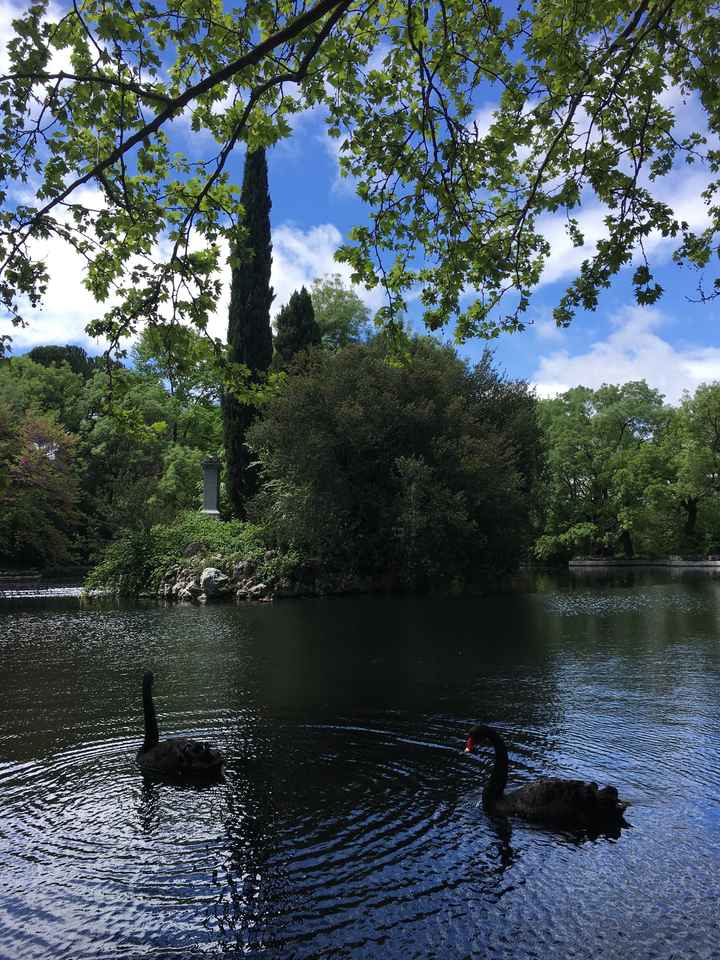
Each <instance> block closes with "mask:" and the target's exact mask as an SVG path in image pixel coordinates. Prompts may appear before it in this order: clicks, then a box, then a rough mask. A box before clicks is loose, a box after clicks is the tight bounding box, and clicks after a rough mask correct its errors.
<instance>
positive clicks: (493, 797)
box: [483, 727, 508, 811]
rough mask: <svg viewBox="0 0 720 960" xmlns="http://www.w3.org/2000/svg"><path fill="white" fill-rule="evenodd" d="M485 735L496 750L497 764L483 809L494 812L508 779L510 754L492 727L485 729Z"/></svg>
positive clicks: (494, 765)
mask: <svg viewBox="0 0 720 960" xmlns="http://www.w3.org/2000/svg"><path fill="white" fill-rule="evenodd" d="M483 733H484V734H485V736H486V737H487V738H488V740H489V741H490V742H491V743H492V745H493V747H494V748H495V763H494V764H493V769H492V773H491V774H490V779H489V780H488V782H487V783H486V784H485V789H484V790H483V807H484V808H485V810H488V811H492V810H493V809H494V808H495V806H496V804H497V802H498V800H500V798H501V797H502V795H503V792H504V790H505V786H506V784H507V778H508V752H507V747H506V746H505V741H504V740H503V738H502V737H501V736H500V734H499V733H497V732H496V731H495V730H493V729H492V727H485V728H484V729H483Z"/></svg>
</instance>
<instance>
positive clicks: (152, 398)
mask: <svg viewBox="0 0 720 960" xmlns="http://www.w3.org/2000/svg"><path fill="white" fill-rule="evenodd" d="M137 349H138V351H139V352H140V353H142V354H143V355H145V356H149V349H150V348H149V346H148V343H147V342H146V340H145V337H143V338H141V339H140V341H139V343H138V348H137ZM41 356H42V354H41ZM215 392H216V393H217V388H216V390H215ZM0 418H1V421H2V424H3V428H2V429H3V438H4V439H3V440H2V441H0V457H2V464H0V494H1V495H2V496H3V502H2V512H3V518H2V521H1V522H0V562H2V563H3V564H9V565H15V566H23V565H39V566H46V565H52V564H60V563H68V562H72V561H75V562H88V561H89V560H92V559H93V558H94V557H96V556H97V553H98V550H100V549H101V548H102V547H103V546H104V544H106V543H107V542H108V541H110V540H113V539H114V538H116V537H117V536H119V534H120V533H121V532H122V531H124V530H127V529H143V528H145V527H146V526H148V525H149V524H152V523H155V522H158V521H160V520H162V519H166V518H171V517H173V516H174V515H175V514H176V513H177V511H178V510H180V509H185V508H188V507H196V506H197V505H198V503H199V498H200V485H201V474H200V462H201V460H202V459H203V457H205V456H207V455H208V454H214V453H216V452H217V451H218V449H219V447H220V446H221V443H222V440H221V436H222V433H221V423H220V414H219V409H218V406H217V404H216V403H214V402H213V401H212V400H211V399H209V398H208V397H207V396H205V395H204V394H203V393H202V392H201V391H200V392H194V391H192V390H190V391H189V392H188V393H187V394H186V395H184V396H183V395H181V394H179V393H178V392H177V391H176V392H175V394H174V395H173V394H172V393H171V392H169V390H168V388H167V380H166V378H165V377H164V376H163V371H162V370H160V369H158V365H157V364H149V366H148V368H147V369H144V370H142V371H138V370H129V369H126V368H124V367H121V368H118V369H113V370H112V371H111V373H108V372H107V371H106V370H105V369H104V368H96V370H95V372H94V373H93V374H92V375H91V376H89V377H87V378H86V377H85V376H84V375H83V374H82V373H74V372H73V370H72V369H71V368H70V366H69V365H68V363H67V362H66V361H61V362H60V363H59V364H58V363H56V362H54V361H53V362H52V363H50V364H49V365H48V366H45V365H43V364H41V363H37V362H34V361H33V360H31V359H30V357H29V355H28V356H22V357H15V358H12V359H9V360H4V361H3V362H2V363H0ZM38 431H40V432H39V433H38ZM56 449H57V452H54V451H55V450H56ZM21 531H24V533H21ZM23 537H25V538H26V539H25V540H23ZM29 538H32V542H33V543H34V546H32V545H31V543H30V539H29Z"/></svg>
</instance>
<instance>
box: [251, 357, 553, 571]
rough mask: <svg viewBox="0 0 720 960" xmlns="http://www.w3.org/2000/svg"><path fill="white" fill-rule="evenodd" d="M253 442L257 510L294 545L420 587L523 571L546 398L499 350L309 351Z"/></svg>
mask: <svg viewBox="0 0 720 960" xmlns="http://www.w3.org/2000/svg"><path fill="white" fill-rule="evenodd" d="M248 440H249V443H250V445H251V447H252V448H253V449H254V451H255V452H256V454H257V456H258V458H259V460H260V463H261V466H262V476H263V483H262V487H261V489H260V491H259V493H258V495H257V496H256V498H255V500H254V501H253V502H252V503H251V504H250V507H249V516H250V517H251V518H254V519H255V520H256V521H257V522H258V523H260V524H261V525H263V526H264V527H266V529H267V530H268V533H269V534H270V535H271V536H272V538H273V540H274V542H275V543H276V544H277V545H278V547H279V548H280V549H281V550H282V551H286V550H288V549H289V548H291V547H292V548H294V549H295V550H297V551H298V552H299V553H300V554H301V555H303V556H305V557H317V558H319V559H321V560H322V561H323V562H324V563H325V564H326V565H328V566H330V567H331V568H336V569H339V570H342V571H344V572H353V573H360V574H365V575H367V574H371V575H374V574H386V573H393V574H394V575H396V576H397V577H399V578H400V579H401V580H402V581H403V582H405V583H406V584H408V585H410V586H423V585H425V584H427V583H428V582H429V581H430V580H437V579H438V578H439V579H441V580H442V581H444V582H450V581H451V580H453V579H458V578H459V579H461V580H462V579H465V578H466V577H468V576H470V575H471V574H472V572H473V570H475V569H477V568H478V567H479V566H482V565H490V566H492V567H494V568H495V569H497V570H503V571H504V570H507V569H510V568H511V567H512V566H514V565H515V564H516V563H517V560H518V558H519V556H520V555H521V553H522V552H523V551H524V550H525V549H526V547H527V543H528V539H529V534H530V516H531V511H532V504H533V492H534V484H535V478H536V476H537V473H538V470H539V463H540V452H539V440H538V432H537V425H536V420H535V401H534V398H533V397H532V396H531V394H530V393H529V392H528V390H527V387H526V385H525V384H522V383H517V382H511V381H507V380H505V379H504V378H503V377H502V376H501V375H500V374H498V373H497V371H495V370H494V369H493V367H492V363H491V357H490V355H489V353H486V354H485V355H484V356H483V358H482V360H481V361H480V363H478V364H477V365H476V366H473V367H471V366H469V365H468V364H467V363H465V362H464V361H463V360H461V359H460V358H459V357H458V356H457V354H456V353H455V351H454V350H453V349H451V348H449V347H444V346H441V345H439V344H437V342H435V341H434V340H431V339H430V338H417V339H415V340H413V341H410V342H409V344H408V347H407V350H406V351H405V354H404V356H403V357H402V359H401V361H398V359H397V358H392V359H388V358H387V357H386V355H385V353H384V347H383V346H382V344H378V343H370V344H368V345H353V346H350V347H347V348H345V349H343V350H340V351H338V352H336V353H324V352H318V353H316V354H310V355H306V356H305V357H304V358H300V359H299V360H298V361H297V363H296V366H295V367H294V368H293V372H292V374H291V375H290V376H289V377H288V379H287V381H286V383H285V385H284V386H283V387H282V388H281V389H278V390H277V391H276V393H275V394H274V395H273V396H272V397H271V398H270V399H269V400H268V402H267V404H266V407H265V409H264V411H263V414H262V417H261V418H260V420H259V421H258V422H257V423H256V424H255V425H254V426H253V427H252V428H251V430H250V432H249V435H248Z"/></svg>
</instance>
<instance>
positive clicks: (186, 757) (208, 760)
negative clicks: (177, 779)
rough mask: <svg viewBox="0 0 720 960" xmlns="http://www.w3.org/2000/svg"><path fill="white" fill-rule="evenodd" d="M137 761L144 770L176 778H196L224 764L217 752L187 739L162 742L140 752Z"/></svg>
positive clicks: (177, 738) (181, 738) (178, 738)
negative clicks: (173, 775)
mask: <svg viewBox="0 0 720 960" xmlns="http://www.w3.org/2000/svg"><path fill="white" fill-rule="evenodd" d="M137 760H138V763H139V764H140V766H141V767H143V768H144V769H146V770H153V771H156V772H158V773H169V774H176V775H178V776H196V775H198V774H205V773H210V772H213V771H217V770H219V769H220V767H221V766H222V764H223V762H224V758H223V755H222V753H221V752H220V751H219V750H217V749H216V748H214V747H211V746H209V745H208V744H207V743H200V742H199V741H197V740H190V739H188V738H187V737H173V738H172V739H170V740H162V741H161V742H160V743H157V744H155V746H154V747H151V748H150V750H145V751H140V752H139V753H138V757H137Z"/></svg>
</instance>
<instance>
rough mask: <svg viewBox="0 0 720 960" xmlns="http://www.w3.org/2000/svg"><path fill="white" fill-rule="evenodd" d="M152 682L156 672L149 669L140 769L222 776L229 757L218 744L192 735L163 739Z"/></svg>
mask: <svg viewBox="0 0 720 960" xmlns="http://www.w3.org/2000/svg"><path fill="white" fill-rule="evenodd" d="M152 685H153V675H152V673H150V671H149V670H148V671H147V673H146V674H145V675H144V677H143V713H144V715H145V740H144V741H143V745H142V746H141V747H140V749H139V750H138V752H137V756H136V758H135V759H136V760H137V762H138V765H139V766H140V768H141V769H142V770H143V771H145V772H147V773H159V774H163V775H164V776H170V777H181V778H184V777H187V778H188V779H195V780H197V779H210V778H213V777H218V776H219V775H220V774H221V773H222V767H223V764H224V762H225V757H224V756H223V755H222V753H221V752H220V751H219V750H218V749H217V748H216V747H211V746H209V744H207V743H198V741H197V740H190V739H189V738H188V737H173V738H172V739H171V740H163V741H160V737H159V735H158V725H157V718H156V716H155V707H154V705H153V699H152Z"/></svg>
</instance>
